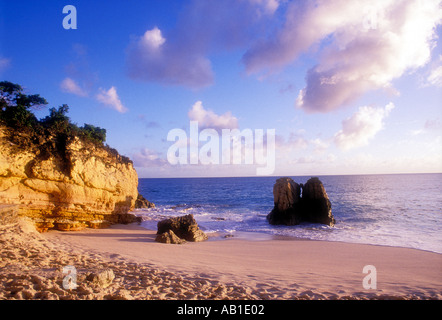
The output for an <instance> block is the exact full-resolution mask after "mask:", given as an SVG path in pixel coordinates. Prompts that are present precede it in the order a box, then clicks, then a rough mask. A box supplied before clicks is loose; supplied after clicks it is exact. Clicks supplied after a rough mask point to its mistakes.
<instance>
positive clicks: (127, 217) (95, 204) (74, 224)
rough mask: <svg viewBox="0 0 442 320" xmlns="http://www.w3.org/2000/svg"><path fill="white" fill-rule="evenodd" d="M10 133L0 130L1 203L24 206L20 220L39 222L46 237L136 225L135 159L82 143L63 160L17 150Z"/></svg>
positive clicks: (76, 142) (75, 144)
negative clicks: (53, 231)
mask: <svg viewBox="0 0 442 320" xmlns="http://www.w3.org/2000/svg"><path fill="white" fill-rule="evenodd" d="M7 130H8V129H6V128H4V127H0V203H2V204H18V205H19V214H20V215H23V216H28V217H31V218H32V219H34V221H35V222H36V227H37V228H38V229H39V230H40V231H45V230H47V229H51V228H58V229H60V230H79V229H81V228H84V227H86V226H91V227H96V228H97V227H101V226H108V225H109V224H112V223H122V222H125V223H128V222H133V221H135V220H136V217H135V216H134V215H132V214H129V213H128V212H129V211H130V210H132V209H133V208H134V207H135V201H136V199H137V197H138V190H137V187H138V176H137V173H136V171H135V169H134V167H133V164H132V162H131V161H130V160H129V159H127V158H125V157H121V156H120V155H118V153H116V151H115V150H113V149H110V148H106V147H103V146H97V145H96V144H94V143H91V142H85V141H83V140H80V139H79V138H77V137H76V138H75V139H73V140H72V141H70V142H69V143H68V144H67V145H66V146H64V147H65V148H64V150H63V154H62V155H60V154H47V153H46V154H45V153H42V151H41V150H40V149H38V148H37V147H33V145H29V146H26V147H23V146H19V145H15V144H14V143H12V142H11V141H10V139H7ZM45 143H53V142H52V141H46V142H45ZM54 143H55V142H54Z"/></svg>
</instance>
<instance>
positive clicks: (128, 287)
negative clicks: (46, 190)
mask: <svg viewBox="0 0 442 320" xmlns="http://www.w3.org/2000/svg"><path fill="white" fill-rule="evenodd" d="M154 239H155V232H154V231H151V230H146V229H144V228H141V227H140V226H138V225H137V224H130V225H114V226H112V227H110V228H108V229H99V230H94V229H85V230H83V231H79V232H60V231H50V232H48V233H43V234H40V233H38V232H36V231H35V229H34V227H33V226H32V225H31V224H30V223H29V222H28V221H25V220H20V222H19V223H17V224H15V225H13V226H8V227H6V226H4V227H2V228H1V229H0V243H1V246H2V250H1V259H0V299H88V300H91V299H143V300H144V299H442V271H441V270H442V255H441V254H437V253H432V252H427V251H421V250H415V249H407V248H397V247H386V246H373V245H362V244H350V243H342V242H327V241H309V240H287V239H285V238H280V239H274V238H269V237H259V236H257V237H249V236H243V235H240V236H239V237H232V238H227V239H222V237H219V239H215V238H209V240H208V241H205V242H199V243H186V244H183V245H170V244H160V243H157V242H155V241H154ZM221 239H222V240H221ZM366 265H373V266H374V267H375V268H376V273H377V279H376V280H377V282H376V289H364V286H363V279H364V277H366V276H367V275H368V273H363V268H364V266H366ZM66 266H74V267H75V270H76V284H77V287H76V288H75V289H64V288H63V279H64V278H65V277H66V274H64V273H63V268H64V267H66ZM103 270H112V272H113V274H114V278H113V279H111V282H110V284H107V285H105V286H103V285H102V284H100V283H97V282H94V281H91V276H90V275H91V274H94V273H95V274H97V273H100V272H102V271H103Z"/></svg>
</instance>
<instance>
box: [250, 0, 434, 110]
mask: <svg viewBox="0 0 442 320" xmlns="http://www.w3.org/2000/svg"><path fill="white" fill-rule="evenodd" d="M285 17H286V20H285V23H284V25H283V26H282V27H281V28H280V29H279V30H278V31H277V32H276V33H275V34H271V35H270V36H269V37H268V39H267V40H262V41H258V42H256V44H255V45H254V46H252V47H251V48H250V49H249V50H248V51H247V52H246V54H245V55H244V57H243V61H244V63H245V65H246V70H247V71H248V72H249V73H254V72H259V71H268V72H275V71H279V70H280V69H282V68H284V67H286V66H287V65H289V64H291V63H292V62H293V61H295V60H296V59H297V58H299V56H300V55H301V54H303V53H311V52H312V51H313V50H315V49H316V50H318V59H319V61H318V64H317V65H316V66H314V67H313V68H311V69H310V70H309V71H308V73H307V75H306V82H307V83H306V86H305V88H303V89H302V90H301V91H300V92H299V95H298V98H297V101H296V104H297V106H298V107H300V108H302V109H304V110H305V111H306V112H328V111H331V110H335V109H337V108H340V107H342V106H344V105H348V104H349V103H351V102H353V101H355V100H356V99H357V98H359V97H360V96H361V95H363V94H364V93H366V92H368V91H370V90H375V89H380V88H391V82H392V80H394V79H396V78H398V77H400V76H402V75H403V74H404V73H405V72H408V71H414V70H416V69H417V68H420V67H422V66H424V65H425V64H426V63H427V62H428V61H429V59H430V56H431V50H432V49H433V47H434V46H435V42H436V38H437V35H436V26H437V25H439V24H440V23H441V21H442V6H441V1H420V0H414V1H393V0H376V1H370V2H365V1H357V0H350V1H348V0H329V1H320V0H318V1H300V2H291V3H290V4H289V5H288V7H287V11H286V14H285Z"/></svg>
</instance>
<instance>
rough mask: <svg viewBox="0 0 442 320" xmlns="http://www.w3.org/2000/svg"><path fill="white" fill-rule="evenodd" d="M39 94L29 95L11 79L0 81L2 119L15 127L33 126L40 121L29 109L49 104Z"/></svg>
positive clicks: (0, 119)
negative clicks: (10, 80)
mask: <svg viewBox="0 0 442 320" xmlns="http://www.w3.org/2000/svg"><path fill="white" fill-rule="evenodd" d="M47 104H48V102H47V101H46V99H44V98H42V97H40V95H38V94H33V95H27V94H24V93H23V88H22V87H21V86H20V85H18V84H15V83H12V82H9V81H0V121H3V122H5V124H6V125H7V126H9V127H13V128H32V127H33V126H35V125H36V124H37V123H38V120H37V118H36V117H35V116H34V114H33V113H32V112H31V111H30V110H29V109H30V108H38V107H41V106H44V105H47Z"/></svg>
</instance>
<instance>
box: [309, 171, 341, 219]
mask: <svg viewBox="0 0 442 320" xmlns="http://www.w3.org/2000/svg"><path fill="white" fill-rule="evenodd" d="M302 206H303V220H304V221H309V222H315V223H322V224H327V225H329V226H333V225H334V224H335V222H336V221H335V218H334V217H333V214H332V210H331V203H330V200H329V198H328V195H327V192H326V191H325V188H324V185H323V184H322V182H321V181H320V180H319V179H318V178H316V177H314V178H310V179H309V180H308V181H307V182H306V184H305V185H304V186H303V187H302Z"/></svg>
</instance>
